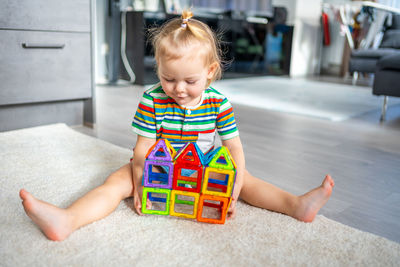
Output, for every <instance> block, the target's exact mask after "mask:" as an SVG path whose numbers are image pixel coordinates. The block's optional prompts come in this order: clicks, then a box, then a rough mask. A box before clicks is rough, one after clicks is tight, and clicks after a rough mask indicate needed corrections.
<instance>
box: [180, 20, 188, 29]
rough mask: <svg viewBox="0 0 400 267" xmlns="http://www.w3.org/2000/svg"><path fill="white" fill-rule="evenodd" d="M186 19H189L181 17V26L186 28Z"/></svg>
mask: <svg viewBox="0 0 400 267" xmlns="http://www.w3.org/2000/svg"><path fill="white" fill-rule="evenodd" d="M188 21H189V19H182V24H181V27H182V28H186V26H187V23H188Z"/></svg>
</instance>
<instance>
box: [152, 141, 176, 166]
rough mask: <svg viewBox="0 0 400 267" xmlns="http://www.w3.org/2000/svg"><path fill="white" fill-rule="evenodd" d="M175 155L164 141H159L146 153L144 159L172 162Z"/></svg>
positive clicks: (169, 145)
mask: <svg viewBox="0 0 400 267" xmlns="http://www.w3.org/2000/svg"><path fill="white" fill-rule="evenodd" d="M175 155H176V151H175V149H174V148H173V147H172V145H171V144H170V143H169V141H168V140H166V139H159V140H158V141H157V142H156V143H155V144H154V145H153V146H152V147H151V148H150V149H149V151H148V152H147V155H146V159H149V160H161V161H173V160H174V157H175Z"/></svg>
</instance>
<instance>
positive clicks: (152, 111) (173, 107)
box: [132, 84, 239, 152]
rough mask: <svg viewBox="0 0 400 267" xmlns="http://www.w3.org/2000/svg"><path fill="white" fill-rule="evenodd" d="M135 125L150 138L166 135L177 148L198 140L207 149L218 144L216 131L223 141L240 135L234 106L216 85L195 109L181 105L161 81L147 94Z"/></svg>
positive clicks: (142, 100)
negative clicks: (162, 86)
mask: <svg viewBox="0 0 400 267" xmlns="http://www.w3.org/2000/svg"><path fill="white" fill-rule="evenodd" d="M132 128H133V131H134V132H135V133H137V134H138V135H141V136H145V137H148V138H154V139H160V138H165V139H168V140H169V141H170V143H171V144H172V146H173V147H174V148H175V149H179V148H180V147H182V146H183V145H184V143H186V142H198V145H199V146H200V147H201V149H202V151H203V152H206V151H208V150H209V149H210V148H212V147H213V145H214V139H215V133H216V130H217V132H218V134H219V135H220V137H221V139H222V140H227V139H230V138H233V137H236V136H238V135H239V132H238V129H237V127H236V122H235V117H234V114H233V109H232V106H231V104H230V103H229V101H228V100H227V98H226V97H225V96H223V95H222V94H221V93H219V92H218V91H217V90H215V89H213V88H211V87H210V88H208V89H206V90H205V91H204V93H203V102H202V103H201V104H200V105H199V106H198V107H197V108H194V109H190V111H188V109H186V108H184V107H182V106H179V105H178V104H177V103H176V102H175V101H174V100H173V99H172V98H170V97H168V96H167V95H166V94H165V93H164V91H163V90H162V88H161V86H160V84H157V85H155V86H153V87H152V88H150V89H148V90H146V91H145V92H144V93H143V97H142V99H141V101H140V103H139V105H138V109H137V111H136V114H135V117H134V118H133V122H132Z"/></svg>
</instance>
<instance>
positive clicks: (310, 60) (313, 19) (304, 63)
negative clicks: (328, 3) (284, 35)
mask: <svg viewBox="0 0 400 267" xmlns="http://www.w3.org/2000/svg"><path fill="white" fill-rule="evenodd" d="M272 3H273V5H274V6H284V7H286V8H287V10H288V20H287V23H288V24H289V25H294V32H293V42H292V57H291V63H290V76H291V77H301V76H306V75H309V74H316V73H318V72H319V58H320V49H321V26H320V19H321V6H322V0H274V1H273V2H272Z"/></svg>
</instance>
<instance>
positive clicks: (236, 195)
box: [228, 184, 242, 219]
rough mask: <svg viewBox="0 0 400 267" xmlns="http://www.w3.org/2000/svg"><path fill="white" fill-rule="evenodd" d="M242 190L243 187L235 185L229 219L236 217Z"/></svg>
mask: <svg viewBox="0 0 400 267" xmlns="http://www.w3.org/2000/svg"><path fill="white" fill-rule="evenodd" d="M240 190H242V185H239V184H235V188H234V189H233V193H232V202H231V205H230V207H229V210H228V219H233V218H235V215H236V203H237V200H238V199H239V195H240Z"/></svg>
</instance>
